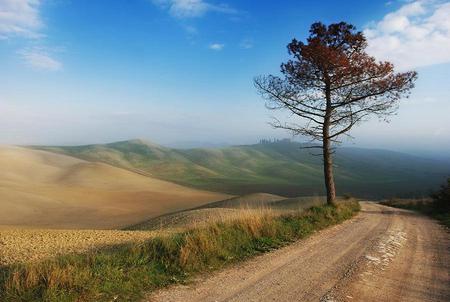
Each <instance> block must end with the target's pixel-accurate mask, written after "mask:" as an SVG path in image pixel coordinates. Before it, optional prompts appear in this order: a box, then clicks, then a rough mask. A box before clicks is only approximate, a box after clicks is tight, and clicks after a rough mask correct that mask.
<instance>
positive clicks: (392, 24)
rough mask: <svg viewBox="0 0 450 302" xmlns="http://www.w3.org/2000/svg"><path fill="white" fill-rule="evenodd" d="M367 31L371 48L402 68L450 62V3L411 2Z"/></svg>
mask: <svg viewBox="0 0 450 302" xmlns="http://www.w3.org/2000/svg"><path fill="white" fill-rule="evenodd" d="M364 32H365V34H366V37H367V39H368V43H369V46H368V49H367V51H368V52H369V53H370V54H372V55H374V56H375V57H377V58H378V59H380V60H389V61H391V62H393V63H394V65H395V66H396V68H398V69H399V70H406V69H412V68H417V67H421V66H428V65H434V64H441V63H448V62H450V51H449V49H450V2H442V1H440V2H437V1H432V0H429V1H427V0H418V1H414V2H410V3H408V4H405V5H403V6H402V7H400V8H399V9H398V10H397V11H394V12H392V13H389V14H387V15H386V16H384V18H383V19H382V20H381V21H379V22H377V23H375V24H374V25H373V26H370V27H369V28H367V29H366V30H365V31H364Z"/></svg>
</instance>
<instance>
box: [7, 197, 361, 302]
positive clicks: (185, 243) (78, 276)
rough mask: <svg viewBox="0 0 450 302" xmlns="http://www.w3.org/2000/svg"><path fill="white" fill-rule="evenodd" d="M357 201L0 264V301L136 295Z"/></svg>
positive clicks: (318, 222) (338, 214) (299, 233)
mask: <svg viewBox="0 0 450 302" xmlns="http://www.w3.org/2000/svg"><path fill="white" fill-rule="evenodd" d="M359 209H360V206H359V203H358V202H357V201H353V200H351V201H345V202H341V203H339V204H338V205H337V206H336V207H332V206H327V205H324V206H316V207H312V208H310V209H308V210H306V211H304V212H302V213H296V212H291V213H285V214H282V215H277V214H276V213H275V212H274V211H272V210H270V209H261V210H259V211H247V212H246V211H245V210H243V211H242V212H241V213H242V214H240V215H235V216H233V217H232V218H227V219H221V220H218V221H214V222H211V223H210V224H207V225H202V226H198V227H194V228H191V229H188V230H185V231H182V232H179V233H175V234H166V235H161V236H158V237H155V238H152V239H150V240H148V241H145V242H143V243H135V244H123V245H118V246H113V247H110V248H105V249H102V250H98V251H93V252H89V253H85V254H71V255H66V256H60V257H56V258H54V259H49V260H46V261H42V262H38V263H29V264H17V265H12V266H7V267H3V268H1V269H0V301H58V302H64V301H137V300H139V299H141V298H142V297H143V295H144V293H145V292H148V291H151V290H154V289H156V288H160V287H163V286H166V285H169V284H173V283H182V282H185V281H187V280H188V279H189V278H190V277H191V276H192V275H194V274H197V273H200V272H205V271H211V270H215V269H218V268H221V267H223V266H225V265H227V264H230V263H233V262H237V261H241V260H244V259H246V258H248V257H251V256H254V255H256V254H260V253H263V252H266V251H270V250H273V249H276V248H279V247H281V246H284V245H286V244H288V243H290V242H293V241H295V240H298V239H301V238H305V237H307V236H309V235H311V234H312V233H313V232H315V231H317V230H321V229H323V228H325V227H327V226H330V225H334V224H337V223H340V222H342V221H344V220H346V219H349V218H351V217H352V216H353V215H355V214H356V213H357V212H358V211H359Z"/></svg>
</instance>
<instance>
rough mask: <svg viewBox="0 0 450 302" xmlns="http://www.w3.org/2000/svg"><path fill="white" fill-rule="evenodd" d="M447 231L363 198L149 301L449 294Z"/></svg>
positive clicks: (441, 297) (443, 297)
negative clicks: (306, 234)
mask: <svg viewBox="0 0 450 302" xmlns="http://www.w3.org/2000/svg"><path fill="white" fill-rule="evenodd" d="M449 272H450V235H449V232H448V230H447V229H445V228H444V227H443V226H440V225H438V224H437V223H436V222H435V221H433V220H430V219H429V218H426V217H423V216H420V215H418V214H415V213H412V212H410V211H406V210H400V209H393V208H388V207H385V206H382V205H379V204H374V203H368V202H365V203H362V211H361V213H360V214H359V215H358V216H357V217H356V218H354V219H351V220H349V221H347V222H345V223H343V224H341V225H338V226H335V227H332V228H330V229H326V230H324V231H321V232H320V233H318V234H316V235H314V236H312V237H310V238H308V239H306V240H302V241H299V242H297V243H295V244H292V245H290V246H288V247H286V248H283V249H280V250H277V251H274V252H271V253H268V254H265V255H262V256H259V257H256V258H254V259H252V260H250V261H247V262H245V263H243V264H238V265H236V266H233V267H231V268H228V269H225V270H223V271H220V272H217V273H213V274H211V275H209V276H203V277H200V278H199V279H197V280H195V281H194V282H192V283H191V284H188V285H177V286H174V287H171V288H168V289H164V290H161V291H158V292H155V293H153V294H151V295H149V296H148V297H147V298H146V300H147V301H246V302H250V301H450V276H449Z"/></svg>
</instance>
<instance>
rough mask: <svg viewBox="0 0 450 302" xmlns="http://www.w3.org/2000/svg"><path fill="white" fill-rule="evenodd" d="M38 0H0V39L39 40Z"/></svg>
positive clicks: (40, 23) (41, 24)
mask: <svg viewBox="0 0 450 302" xmlns="http://www.w3.org/2000/svg"><path fill="white" fill-rule="evenodd" d="M40 4H41V2H40V0H0V38H1V39H8V38H10V37H15V36H19V37H26V38H39V37H40V36H41V34H40V33H39V29H41V27H42V26H43V23H42V21H41V19H40V16H39V6H40Z"/></svg>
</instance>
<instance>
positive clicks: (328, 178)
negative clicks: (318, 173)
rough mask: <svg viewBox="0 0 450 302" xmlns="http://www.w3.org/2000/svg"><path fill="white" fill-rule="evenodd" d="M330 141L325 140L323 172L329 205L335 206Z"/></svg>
mask: <svg viewBox="0 0 450 302" xmlns="http://www.w3.org/2000/svg"><path fill="white" fill-rule="evenodd" d="M330 149H331V146H330V140H329V139H324V140H323V172H324V176H325V187H326V189H327V203H328V204H329V205H334V204H335V201H336V188H335V187H334V177H333V159H332V156H331V150H330Z"/></svg>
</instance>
